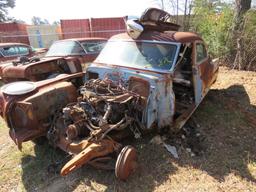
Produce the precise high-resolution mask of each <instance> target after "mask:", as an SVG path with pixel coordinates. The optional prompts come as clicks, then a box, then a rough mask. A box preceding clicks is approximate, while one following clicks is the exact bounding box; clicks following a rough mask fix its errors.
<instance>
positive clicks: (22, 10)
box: [9, 0, 158, 23]
mask: <svg viewBox="0 0 256 192" xmlns="http://www.w3.org/2000/svg"><path fill="white" fill-rule="evenodd" d="M155 2H156V1H154V0H72V1H70V0H69V1H67V0H66V1H65V0H16V7H15V8H14V9H10V10H9V16H11V17H15V18H16V19H21V20H24V21H25V22H27V23H30V22H31V18H32V17H33V16H39V17H41V18H43V19H47V20H49V21H50V22H53V21H55V20H60V19H82V18H90V17H119V16H126V15H140V14H141V13H142V12H143V11H144V10H145V7H152V6H154V7H157V6H158V5H157V3H155Z"/></svg>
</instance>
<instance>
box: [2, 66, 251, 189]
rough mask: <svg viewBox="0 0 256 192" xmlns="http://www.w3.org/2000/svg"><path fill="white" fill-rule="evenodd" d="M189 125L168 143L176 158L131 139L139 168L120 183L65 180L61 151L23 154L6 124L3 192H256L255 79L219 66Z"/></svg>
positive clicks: (98, 173)
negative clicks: (175, 152)
mask: <svg viewBox="0 0 256 192" xmlns="http://www.w3.org/2000/svg"><path fill="white" fill-rule="evenodd" d="M191 125H193V127H192V128H193V129H192V128H191ZM185 127H188V130H189V132H188V133H185V132H184V131H183V133H182V134H183V136H181V135H182V134H180V135H178V136H175V138H174V137H173V136H172V137H168V138H167V141H166V142H167V143H170V144H172V145H174V146H175V147H176V148H177V151H178V155H179V158H178V159H175V158H174V157H173V156H172V155H171V154H170V153H169V152H168V151H167V150H166V149H165V148H164V147H163V146H162V145H157V144H152V143H150V141H151V139H152V137H154V135H153V134H151V135H148V136H146V137H144V138H143V139H141V140H133V141H131V142H132V144H133V145H134V146H135V147H136V148H137V150H138V154H139V163H140V166H139V168H138V170H137V171H136V172H135V173H134V175H132V176H131V177H130V178H129V179H128V180H127V181H126V182H122V181H119V180H117V179H116V178H115V175H114V172H112V171H103V170H96V169H94V168H91V167H87V166H85V167H83V168H81V169H79V170H77V171H75V172H74V173H72V174H70V175H68V176H66V177H61V176H59V175H58V173H57V170H58V166H57V164H56V162H60V161H61V159H63V158H65V157H66V155H65V154H64V153H62V152H61V151H59V150H57V151H56V150H55V149H53V148H51V147H50V146H49V145H48V144H47V143H43V144H41V145H34V144H33V143H31V142H28V143H25V144H23V151H22V152H20V151H18V149H17V148H16V146H15V145H14V144H13V142H12V141H11V140H10V139H9V137H8V133H7V128H6V127H5V125H3V122H2V124H1V128H0V191H3V192H5V191H51V192H52V191H133V192H136V191H184V192H185V191H217V192H221V191H237V192H238V191H239V192H240V191H252V192H255V191H256V147H255V146H256V145H255V144H256V73H254V72H239V71H236V70H227V69H226V68H221V70H220V74H219V78H218V80H217V82H216V83H215V85H214V86H213V88H212V90H211V91H210V92H209V94H208V95H207V96H206V98H205V100H204V101H203V102H202V104H201V105H200V107H199V108H198V109H197V111H196V112H195V114H194V115H193V117H192V120H190V121H189V123H188V125H186V126H185ZM185 130H186V129H185ZM193 132H194V133H195V134H193ZM186 134H187V135H186ZM184 136H185V139H184ZM189 136H191V137H189ZM182 138H183V139H182ZM186 148H189V149H186ZM190 149H191V150H192V152H193V153H191V152H189V151H190ZM194 154H195V155H194ZM54 163H55V164H54ZM60 163H61V162H60ZM55 165H56V166H55ZM50 168H51V169H50ZM55 170H56V172H55Z"/></svg>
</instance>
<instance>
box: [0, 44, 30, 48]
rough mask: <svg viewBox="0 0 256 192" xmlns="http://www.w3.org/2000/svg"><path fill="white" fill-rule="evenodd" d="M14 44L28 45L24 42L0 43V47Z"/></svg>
mask: <svg viewBox="0 0 256 192" xmlns="http://www.w3.org/2000/svg"><path fill="white" fill-rule="evenodd" d="M15 45H23V46H29V45H27V44H24V43H0V47H5V46H15Z"/></svg>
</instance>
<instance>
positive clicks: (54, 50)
mask: <svg viewBox="0 0 256 192" xmlns="http://www.w3.org/2000/svg"><path fill="white" fill-rule="evenodd" d="M82 54H85V52H84V49H83V48H82V47H81V46H80V45H79V43H77V42H75V41H60V42H54V43H53V44H52V45H51V47H50V48H49V51H48V52H47V54H46V57H47V56H67V55H82Z"/></svg>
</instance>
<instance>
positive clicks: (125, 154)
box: [115, 146, 137, 180]
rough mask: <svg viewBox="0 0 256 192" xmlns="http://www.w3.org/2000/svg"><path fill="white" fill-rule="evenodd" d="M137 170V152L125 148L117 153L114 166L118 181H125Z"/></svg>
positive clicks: (128, 147)
mask: <svg viewBox="0 0 256 192" xmlns="http://www.w3.org/2000/svg"><path fill="white" fill-rule="evenodd" d="M136 168H137V152H136V149H135V148H134V147H132V146H126V147H124V148H123V149H122V151H121V152H120V153H119V155H118V157H117V161H116V166H115V175H116V177H117V178H118V179H121V180H126V179H127V178H128V177H129V176H130V174H131V173H133V172H134V171H135V169H136Z"/></svg>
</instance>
